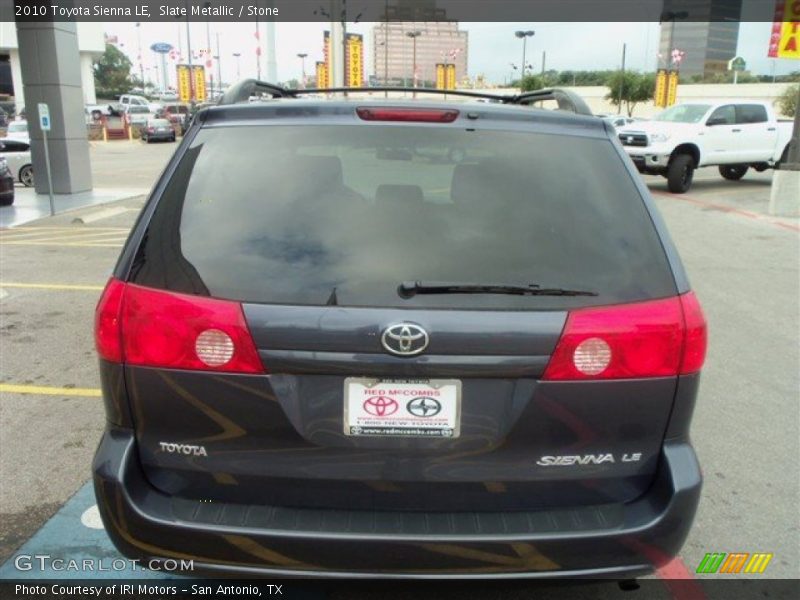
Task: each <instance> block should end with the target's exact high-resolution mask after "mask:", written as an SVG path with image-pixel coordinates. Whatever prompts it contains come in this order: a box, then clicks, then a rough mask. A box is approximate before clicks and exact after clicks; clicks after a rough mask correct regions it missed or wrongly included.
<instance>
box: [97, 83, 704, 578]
mask: <svg viewBox="0 0 800 600" xmlns="http://www.w3.org/2000/svg"><path fill="white" fill-rule="evenodd" d="M259 90H262V91H264V92H265V93H268V94H271V95H273V96H275V98H274V99H270V100H267V101H264V102H248V98H250V96H251V94H253V93H254V92H255V91H259ZM417 91H419V90H417ZM303 93H304V92H302V91H290V90H283V89H282V88H278V87H275V86H269V85H268V84H260V83H257V82H253V81H246V82H243V83H242V84H240V85H238V86H236V87H235V88H233V89H232V90H230V91H229V92H228V93H227V94H226V96H225V97H224V98H223V100H222V102H221V105H220V106H215V107H212V108H208V109H206V110H203V111H201V112H200V113H198V115H197V116H196V118H195V119H194V120H193V123H192V126H191V127H190V129H189V131H188V132H187V135H186V138H185V140H184V142H183V143H182V144H181V146H180V147H179V148H178V150H177V152H176V153H175V155H174V156H173V158H172V159H171V161H170V163H169V165H168V166H167V168H166V170H165V171H164V173H163V174H162V176H161V178H160V180H159V181H158V183H157V185H156V187H155V188H154V190H153V192H152V194H151V196H150V198H149V200H148V202H147V205H146V206H145V208H144V210H143V212H142V215H141V217H140V219H139V221H138V223H137V225H136V226H135V228H134V229H133V231H132V233H131V235H130V238H129V240H128V241H127V243H126V245H125V247H124V249H123V252H122V255H121V257H120V259H119V262H118V264H117V266H116V268H115V270H114V272H113V277H112V279H111V280H110V281H109V283H108V285H107V286H106V289H105V291H104V293H103V295H102V298H101V300H100V302H99V305H98V307H97V313H96V343H97V349H98V352H99V355H100V373H101V381H102V388H103V396H104V400H105V407H106V411H107V420H108V428H107V430H106V432H105V435H104V436H103V439H102V442H101V443H100V446H99V448H98V450H97V454H96V457H95V461H94V485H95V492H96V495H97V500H98V505H99V508H100V512H101V515H102V518H103V521H104V523H105V527H106V530H107V531H108V534H109V535H110V537H111V539H112V540H113V542H114V544H115V545H116V546H117V548H118V549H119V550H120V551H121V552H122V553H123V554H125V555H127V556H130V557H137V558H145V557H150V558H159V557H162V558H163V557H181V558H185V559H192V560H194V565H195V568H204V569H211V570H217V571H220V572H238V573H248V574H256V573H262V574H300V575H306V576H308V575H326V574H338V575H353V576H355V575H372V576H375V575H377V576H408V577H415V576H420V577H422V576H424V577H430V576H439V577H450V576H452V577H458V576H472V577H476V576H480V577H500V576H540V577H553V576H560V577H564V576H603V577H615V578H627V577H631V576H635V575H638V574H642V573H646V572H649V571H652V570H653V569H654V568H656V567H658V566H660V565H663V564H665V563H666V562H668V561H669V560H671V559H672V558H673V557H674V556H675V555H676V554H677V553H678V551H679V549H680V548H681V545H682V544H683V542H684V540H685V538H686V536H687V533H688V531H689V528H690V526H691V523H692V520H693V517H694V514H695V509H696V508H697V504H698V500H699V496H700V488H701V473H700V468H699V466H698V462H697V459H696V457H695V452H694V450H693V448H692V446H691V444H690V440H689V423H690V419H691V415H692V410H693V406H694V403H695V400H696V397H697V391H698V384H699V372H700V370H701V367H702V365H703V361H704V356H705V347H706V325H705V320H704V317H703V314H702V311H701V308H700V305H699V303H698V301H697V298H696V297H695V295H694V294H693V293H692V291H691V288H690V286H689V282H688V280H687V277H686V274H685V272H684V269H683V267H682V266H681V262H680V260H679V258H678V255H677V252H676V250H675V247H674V246H673V243H672V241H671V240H670V237H669V235H668V234H667V231H666V229H665V226H664V224H663V222H662V220H661V217H660V216H659V214H658V212H657V210H656V208H655V206H654V203H653V201H652V199H651V196H650V194H649V192H648V190H647V188H646V187H645V186H644V184H643V183H642V181H641V180H640V178H639V176H638V174H637V173H636V171H635V169H634V167H633V165H632V164H631V162H630V161H629V160H628V158H627V157H626V155H625V153H624V151H623V149H622V147H621V146H620V144H619V141H618V140H617V138H616V134H615V132H614V129H613V127H611V126H610V125H608V124H606V123H604V122H603V121H602V120H600V119H597V118H594V117H592V116H591V115H590V111H589V110H588V108H587V107H586V105H585V104H584V103H583V102H582V101H581V100H580V99H579V98H577V97H575V96H574V95H572V94H570V93H568V92H564V91H560V90H545V91H539V92H533V93H529V94H523V95H520V96H515V97H508V98H505V97H503V98H500V99H499V100H500V102H496V103H494V102H493V103H477V102H472V101H468V102H462V103H455V102H452V101H449V102H448V101H446V100H445V101H441V100H439V99H438V97H434V99H431V95H427V96H425V97H422V95H420V97H419V98H418V99H416V100H411V99H409V100H401V99H396V98H378V99H369V100H367V99H363V98H361V97H359V95H358V93H357V92H353V91H350V93H349V94H348V97H347V98H344V99H318V98H314V99H303V98H302V95H303ZM448 93H450V92H448ZM461 95H469V94H468V93H466V92H462V93H461ZM451 96H452V94H451ZM481 97H484V96H481ZM488 97H489V98H490V99H497V98H495V97H492V96H488ZM553 99H554V100H556V101H557V102H558V103H559V105H560V106H561V108H562V109H564V110H557V111H556V110H544V109H543V108H533V107H531V106H527V104H529V103H532V102H537V101H539V100H553Z"/></svg>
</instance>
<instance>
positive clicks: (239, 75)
mask: <svg viewBox="0 0 800 600" xmlns="http://www.w3.org/2000/svg"><path fill="white" fill-rule="evenodd" d="M233 56H234V57H236V81H239V80H240V79H241V78H242V70H241V66H242V64H241V61H240V60H239V59H240V58H241V56H242V53H241V52H234V53H233Z"/></svg>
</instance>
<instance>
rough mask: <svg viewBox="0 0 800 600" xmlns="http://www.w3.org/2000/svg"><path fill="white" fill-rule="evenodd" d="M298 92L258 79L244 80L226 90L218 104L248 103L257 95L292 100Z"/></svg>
mask: <svg viewBox="0 0 800 600" xmlns="http://www.w3.org/2000/svg"><path fill="white" fill-rule="evenodd" d="M296 92H297V90H290V89H287V88H285V87H281V86H279V85H277V84H275V83H269V82H266V81H259V80H258V79H243V80H242V81H240V82H238V83H234V84H233V85H232V86H231V87H229V88H228V89H227V90H225V93H224V94H223V95H222V98H220V100H219V102H218V104H220V105H225V104H239V103H240V102H247V101H248V100H249V99H250V96H252V95H253V94H257V93H262V94H269V95H270V96H272V97H273V98H292V97H294V96H295V93H296Z"/></svg>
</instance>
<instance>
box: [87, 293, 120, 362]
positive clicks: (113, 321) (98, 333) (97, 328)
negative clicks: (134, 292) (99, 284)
mask: <svg viewBox="0 0 800 600" xmlns="http://www.w3.org/2000/svg"><path fill="white" fill-rule="evenodd" d="M124 293H125V284H124V283H122V282H121V281H120V280H119V279H109V280H108V283H107V284H106V288H105V289H104V290H103V295H102V296H100V302H98V303H97V309H96V310H95V313H94V341H95V346H96V347H97V353H98V354H99V355H100V357H101V358H104V359H106V360H109V361H111V362H122V338H121V336H120V334H121V332H120V312H121V310H122V296H123V294H124Z"/></svg>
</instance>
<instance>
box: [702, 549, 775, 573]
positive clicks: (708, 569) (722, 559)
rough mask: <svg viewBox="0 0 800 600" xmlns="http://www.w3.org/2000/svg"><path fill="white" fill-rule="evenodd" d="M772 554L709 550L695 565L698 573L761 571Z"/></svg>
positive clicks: (764, 568)
mask: <svg viewBox="0 0 800 600" xmlns="http://www.w3.org/2000/svg"><path fill="white" fill-rule="evenodd" d="M772 556H773V555H772V554H770V553H767V552H754V553H752V554H750V553H749V552H731V553H730V554H728V553H726V552H709V553H707V554H706V555H705V556H704V557H703V560H701V561H700V564H699V565H698V566H697V572H698V573H705V574H713V573H749V574H757V573H763V572H764V571H765V570H766V568H767V565H768V564H769V561H771V560H772Z"/></svg>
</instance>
